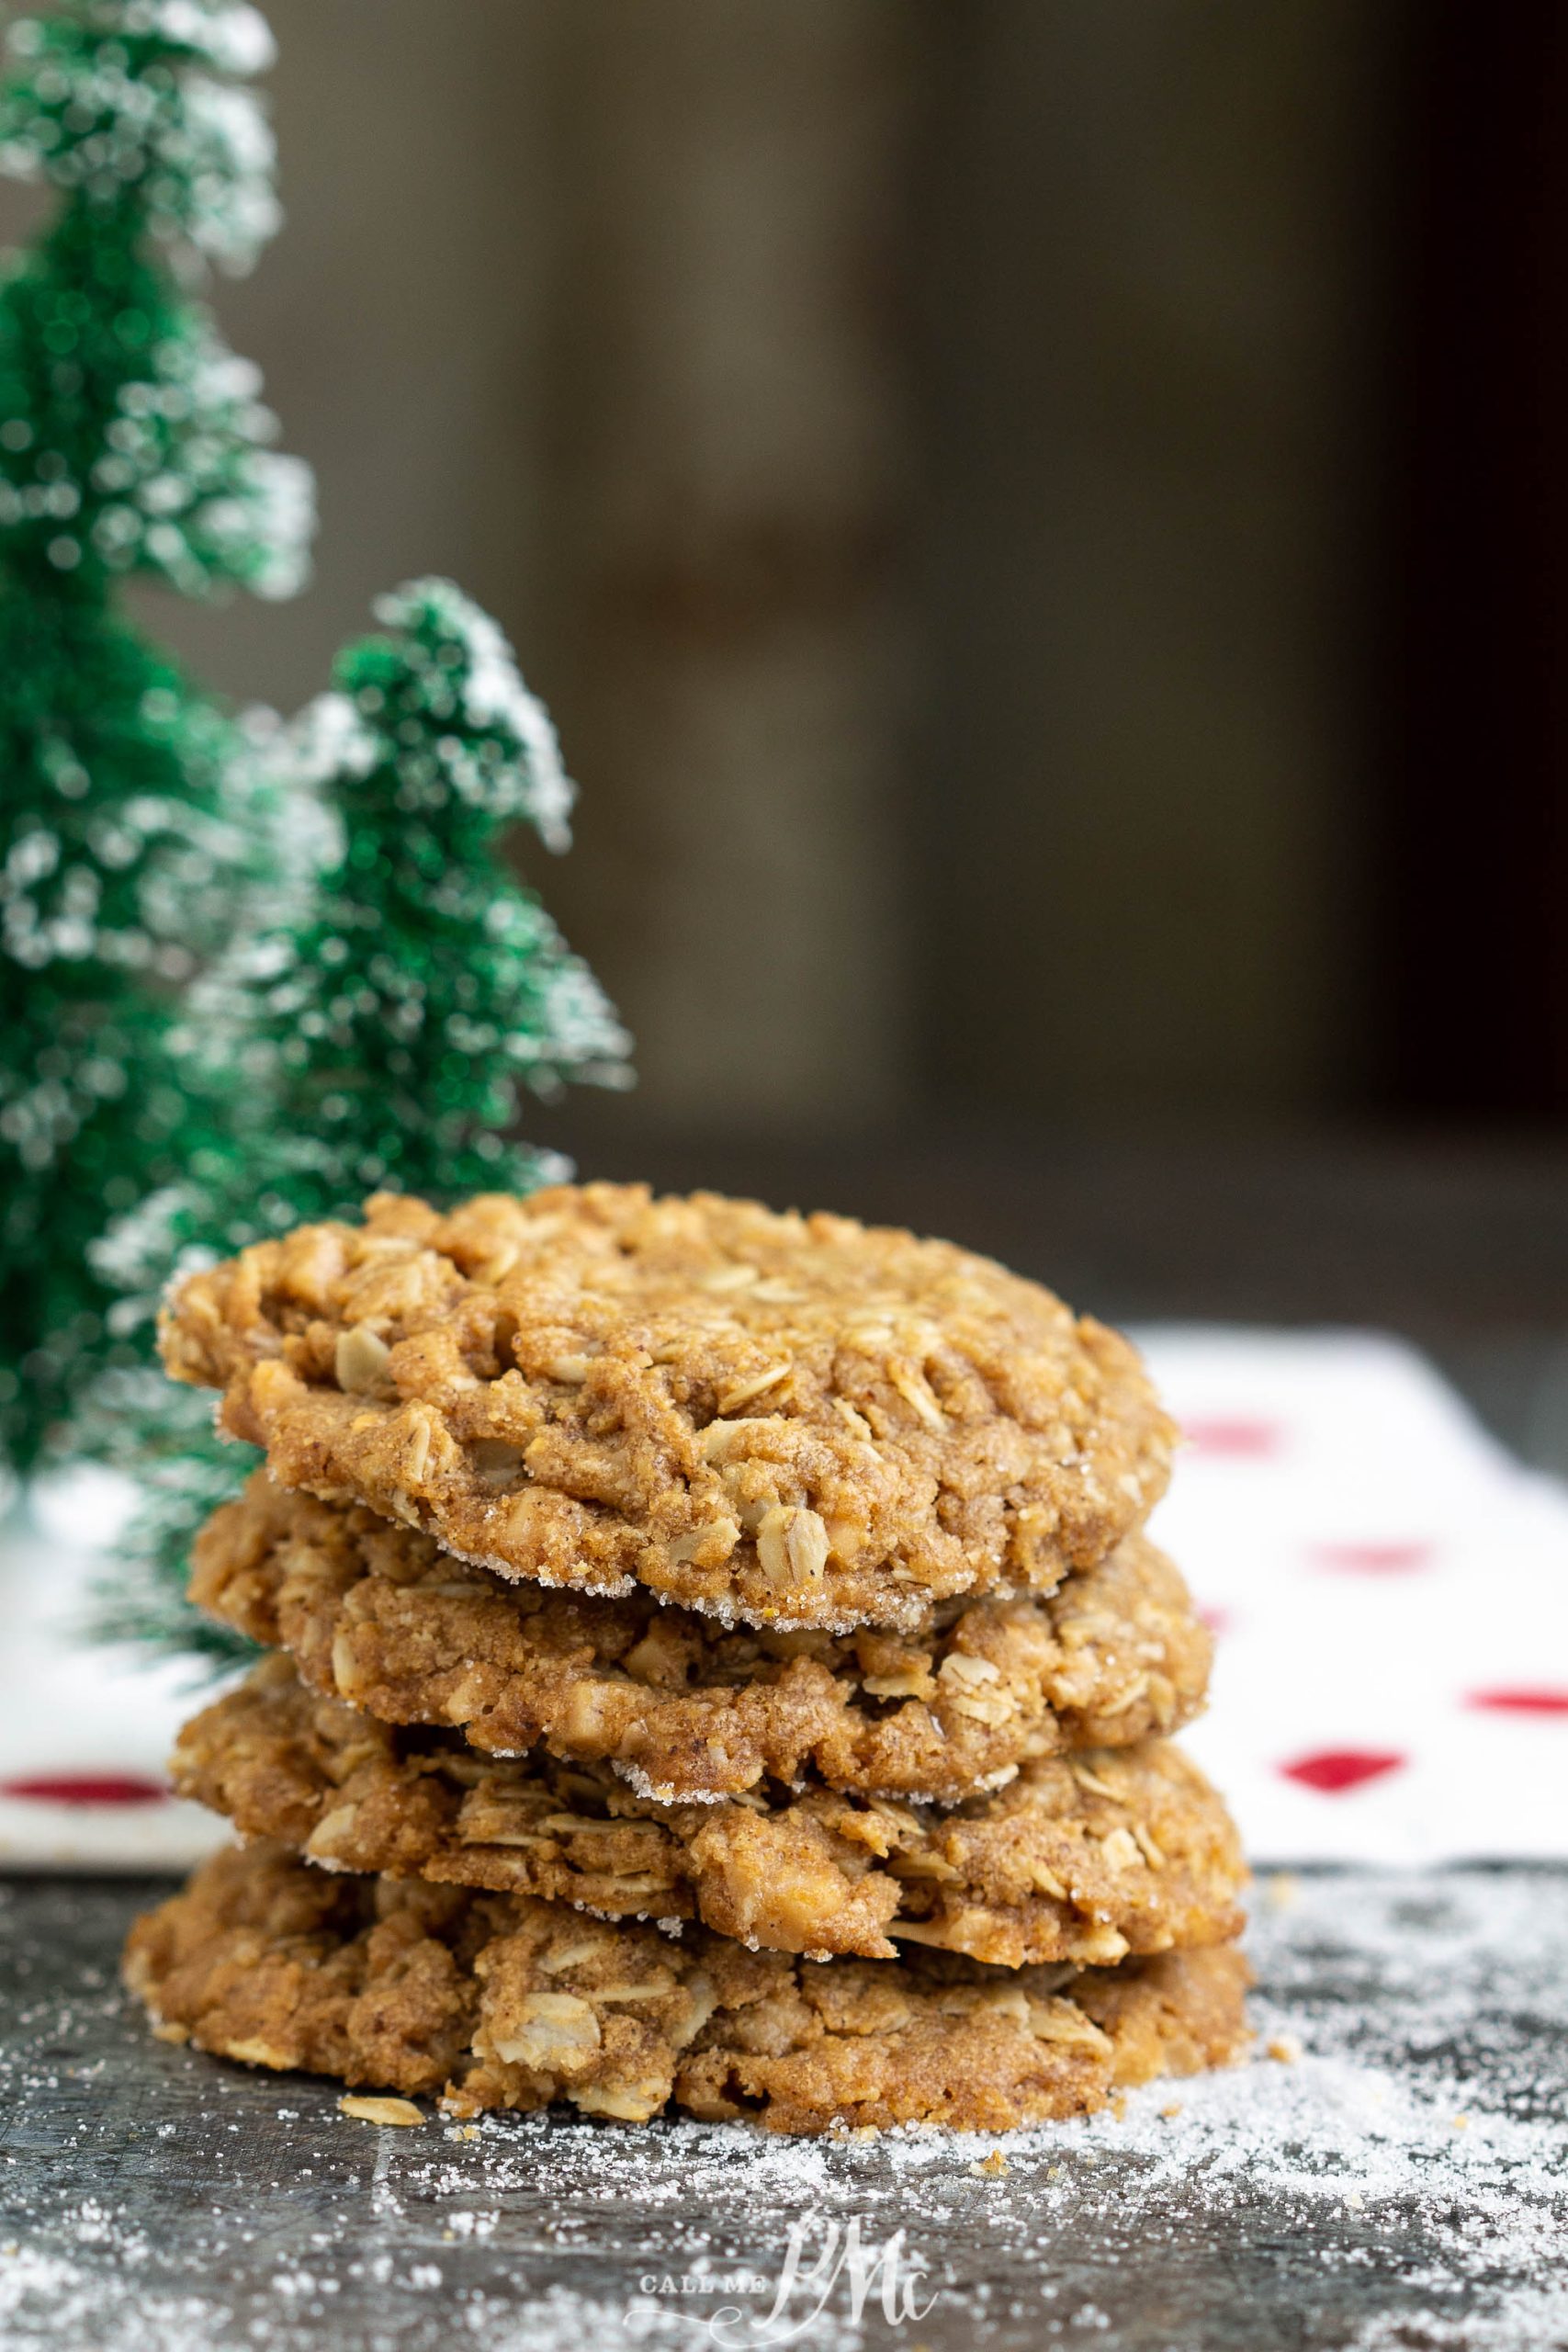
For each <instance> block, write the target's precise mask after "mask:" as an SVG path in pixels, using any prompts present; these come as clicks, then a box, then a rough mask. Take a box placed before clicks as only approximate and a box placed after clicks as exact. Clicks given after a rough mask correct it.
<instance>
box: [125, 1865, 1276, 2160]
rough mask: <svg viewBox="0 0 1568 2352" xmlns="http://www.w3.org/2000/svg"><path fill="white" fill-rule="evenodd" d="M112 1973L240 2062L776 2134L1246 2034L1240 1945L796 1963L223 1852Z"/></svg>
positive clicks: (1114, 2075)
mask: <svg viewBox="0 0 1568 2352" xmlns="http://www.w3.org/2000/svg"><path fill="white" fill-rule="evenodd" d="M125 1971H126V1978H127V1982H128V1983H129V1985H130V1987H131V1989H132V1991H133V1992H134V1993H136V1994H137V1995H138V1996H140V1998H141V2000H142V2001H144V2002H145V2004H146V2006H147V2007H148V2009H149V2010H150V2011H151V2013H152V2017H153V2018H154V2021H155V2023H156V2026H157V2030H159V2032H160V2033H161V2034H162V2035H163V2036H164V2038H166V2039H168V2040H171V2041H191V2042H193V2043H194V2044H195V2045H196V2046H197V2048H199V2049H202V2050H206V2051H210V2052H215V2053H217V2054H219V2055H221V2056H224V2057H229V2058H235V2059H239V2060H241V2061H243V2063H245V2064H250V2065H260V2066H271V2067H279V2068H289V2067H299V2068H303V2069H306V2070H308V2071H310V2072H311V2073H315V2074H321V2075H334V2076H336V2077H337V2078H338V2079H339V2080H340V2081H342V2082H344V2083H345V2084H347V2085H351V2086H372V2087H374V2088H376V2089H378V2090H392V2091H396V2092H400V2093H403V2094H405V2095H409V2094H412V2095H414V2096H421V2095H425V2094H434V2095H435V2096H436V2097H438V2098H440V2100H441V2103H442V2106H443V2107H444V2108H445V2109H446V2111H447V2113H449V2114H451V2115H453V2116H456V2117H459V2118H462V2117H467V2116H472V2115H475V2114H478V2113H479V2112H481V2111H482V2110H483V2109H513V2110H523V2111H525V2110H529V2109H536V2108H541V2107H546V2106H548V2105H549V2104H550V2103H551V2102H552V2101H554V2100H557V2099H564V2100H568V2101H570V2103H571V2104H572V2105H573V2106H575V2107H577V2108H578V2109H581V2110H582V2111H583V2112H585V2113H588V2114H592V2115H603V2116H613V2117H616V2118H619V2119H621V2120H625V2121H628V2122H645V2121H647V2120H649V2118H650V2117H652V2116H654V2115H656V2114H658V2113H659V2112H660V2109H664V2108H665V2107H667V2106H670V2105H671V2104H673V2105H674V2106H675V2107H677V2108H679V2109H684V2110H685V2111H686V2112H688V2113H689V2114H692V2115H694V2116H697V2117H701V2118H704V2119H707V2120H731V2119H739V2118H749V2119H750V2120H753V2121H755V2122H758V2123H761V2124H763V2125H765V2126H766V2127H767V2128H769V2129H770V2130H773V2131H784V2132H796V2133H819V2132H825V2131H835V2130H842V2129H846V2128H849V2129H853V2128H857V2127H862V2128H863V2127H866V2126H871V2127H878V2128H886V2127H889V2126H892V2125H896V2124H906V2125H908V2124H946V2125H950V2126H955V2127H958V2128H961V2129H970V2130H984V2131H1005V2130H1008V2129H1010V2128H1011V2127H1013V2126H1016V2125H1020V2124H1026V2123H1040V2122H1046V2121H1051V2120H1056V2119H1059V2118H1063V2117H1067V2116H1075V2115H1082V2114H1088V2113H1092V2112H1093V2111H1094V2110H1095V2109H1098V2108H1100V2107H1101V2106H1103V2105H1104V2104H1105V2102H1106V2100H1107V2099H1108V2098H1110V2097H1111V2096H1112V2095H1113V2093H1114V2092H1115V2091H1116V2090H1118V2089H1120V2088H1122V2087H1124V2086H1130V2085H1133V2084H1136V2083H1142V2082H1146V2081H1149V2080H1150V2079H1152V2078H1153V2077H1154V2076H1156V2075H1189V2074H1194V2073H1197V2072H1199V2071H1201V2069H1203V2068H1205V2067H1209V2066H1215V2065H1221V2064H1224V2063H1225V2062H1226V2061H1228V2060H1230V2059H1233V2058H1235V2056H1237V2055H1238V2054H1239V2053H1240V2052H1241V2051H1242V2049H1243V2048H1244V2047H1245V2044H1246V2042H1247V2026H1246V2019H1245V2014H1244V1999H1245V1993H1246V1988H1247V1982H1248V1971H1247V1962H1246V1961H1245V1959H1244V1958H1243V1957H1242V1955H1241V1953H1240V1952H1239V1951H1237V1950H1236V1949H1235V1946H1234V1945H1233V1944H1220V1945H1215V1946H1212V1947H1210V1948H1208V1949H1206V1950H1201V1951H1168V1952H1163V1953H1161V1954H1159V1955H1158V1956H1156V1957H1154V1958H1148V1959H1129V1960H1126V1961H1123V1962H1122V1963H1121V1965H1120V1966H1117V1967H1113V1968H1075V1967H1073V1966H1071V1965H1067V1964H1064V1965H1045V1966H1034V1967H1027V1968H1022V1969H1005V1968H998V1967H994V1966H990V1965H987V1963H985V1962H977V1961H973V1960H968V1959H965V1958H963V1957H960V1956H958V1955H956V1954H953V1953H951V1952H947V1951H934V1950H930V1949H924V1948H919V1947H917V1948H916V1949H915V1950H914V1951H911V1952H909V1953H908V1954H907V1955H905V1956H903V1957H900V1958H898V1959H896V1960H873V1961H862V1960H829V1961H810V1960H805V1959H801V1958H798V1957H795V1956H792V1955H790V1954H787V1953H784V1952H778V1951H751V1950H749V1949H748V1948H747V1947H746V1946H745V1945H743V1944H740V1943H737V1942H735V1941H733V1940H731V1939H728V1938H725V1937H722V1936H718V1935H715V1934H713V1933H712V1932H711V1931H709V1930H707V1929H705V1928H687V1929H686V1930H685V1932H684V1934H683V1935H682V1937H681V1938H680V1939H678V1940H677V1939H671V1938H670V1937H669V1936H667V1935H664V1934H662V1933H661V1932H660V1930H659V1929H658V1928H652V1927H645V1926H640V1925H633V1924H631V1923H630V1922H628V1921H625V1920H621V1921H606V1920H600V1919H597V1918H594V1917H591V1916H589V1915H586V1914H584V1913H583V1912H581V1911H579V1910H575V1909H572V1908H570V1906H568V1905H563V1904H558V1903H551V1902H545V1901H542V1900H539V1899H538V1898H536V1897H535V1896H531V1895H525V1894H490V1893H481V1892H474V1891H471V1890H469V1889H467V1888H462V1887H454V1886H435V1885H431V1884H428V1883H425V1882H424V1881H423V1880H419V1879H394V1878H390V1877H386V1876H382V1877H378V1878H371V1877H348V1876H329V1875H327V1874H324V1873H323V1872H322V1871H319V1870H317V1869H314V1868H312V1867H311V1866H310V1864H308V1863H306V1862H304V1861H302V1860H299V1857H298V1856H297V1855H296V1854H294V1853H293V1852H291V1851H290V1850H289V1849H287V1848H285V1847H282V1846H278V1845H276V1844H270V1843H262V1844H257V1845H253V1846H250V1847H246V1848H243V1849H232V1850H231V1851H228V1852H225V1853H221V1854H219V1855H217V1856H216V1857H215V1858H214V1859H213V1860H210V1861H209V1862H207V1863H205V1864H204V1865H203V1866H202V1868H201V1869H200V1870H198V1871H197V1873H196V1875H195V1876H194V1878H193V1879H192V1880H191V1881H190V1883H189V1884H188V1885H187V1886H186V1888H185V1890H184V1891H183V1892H182V1893H181V1894H176V1895H175V1896H174V1897H173V1898H172V1899H171V1900H170V1901H169V1902H167V1903H164V1904H163V1905H160V1906H159V1908H158V1909H156V1910H155V1911H152V1912H151V1913H149V1914H148V1915H147V1917H144V1918H142V1919H141V1920H139V1921H138V1922H137V1924H136V1926H135V1928H133V1929H132V1931H131V1935H130V1942H129V1944H128V1946H127V1949H126V1960H125Z"/></svg>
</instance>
